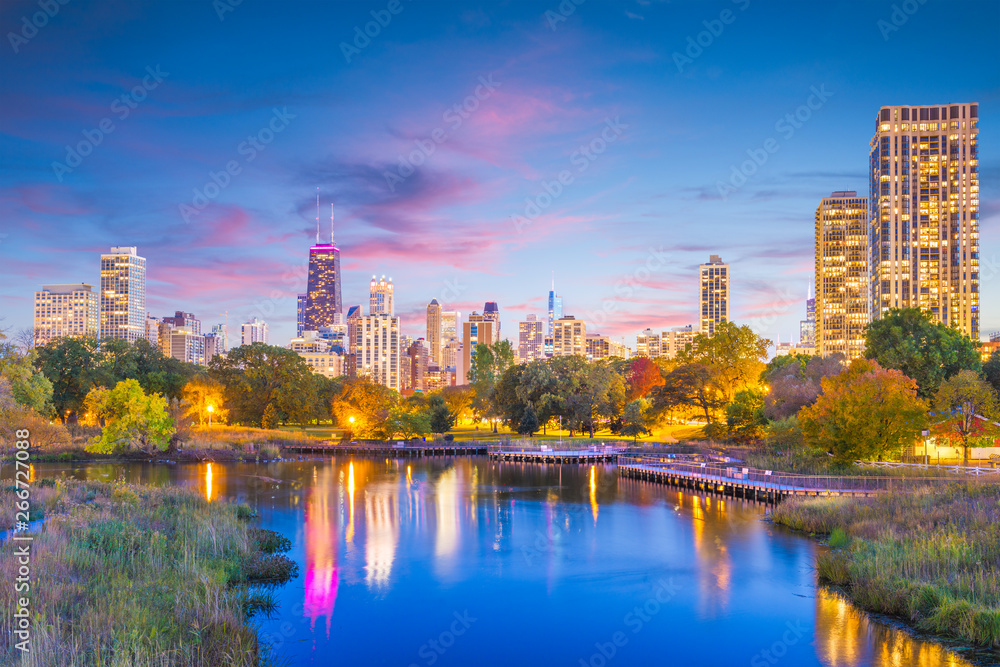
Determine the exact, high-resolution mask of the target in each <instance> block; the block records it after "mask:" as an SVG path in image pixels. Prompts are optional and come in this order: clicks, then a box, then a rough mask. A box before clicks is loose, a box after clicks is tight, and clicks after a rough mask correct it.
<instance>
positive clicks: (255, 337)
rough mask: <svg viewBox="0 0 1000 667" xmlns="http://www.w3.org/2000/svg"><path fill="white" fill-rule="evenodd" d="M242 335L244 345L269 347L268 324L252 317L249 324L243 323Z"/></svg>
mask: <svg viewBox="0 0 1000 667" xmlns="http://www.w3.org/2000/svg"><path fill="white" fill-rule="evenodd" d="M241 333H242V338H243V344H244V345H253V344H254V343H264V345H267V322H262V321H261V320H258V319H257V318H256V317H252V318H250V321H249V322H244V323H243V326H242V327H241Z"/></svg>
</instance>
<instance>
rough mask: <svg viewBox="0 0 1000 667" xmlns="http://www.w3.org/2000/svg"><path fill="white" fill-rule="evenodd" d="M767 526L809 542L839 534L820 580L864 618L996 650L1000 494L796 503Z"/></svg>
mask: <svg viewBox="0 0 1000 667" xmlns="http://www.w3.org/2000/svg"><path fill="white" fill-rule="evenodd" d="M773 518H774V520H775V521H776V522H777V523H781V524H784V525H787V526H790V527H792V528H796V529H799V530H805V531H809V532H813V533H834V531H837V532H838V534H837V540H836V541H835V542H836V543H838V544H841V545H843V546H842V547H841V548H836V549H830V550H829V551H828V552H825V553H822V554H821V555H820V556H819V557H818V559H817V568H818V570H819V575H820V579H821V581H823V582H825V583H830V584H834V585H838V586H842V587H844V588H845V590H846V591H847V593H848V595H849V596H850V598H851V599H852V600H853V601H854V602H855V603H857V604H858V605H859V606H861V607H863V608H864V609H868V610H870V611H875V612H879V613H886V614H891V615H894V616H898V617H901V618H904V619H906V620H908V621H910V622H911V623H912V624H913V625H914V626H915V627H917V628H918V629H920V630H924V631H928V632H934V633H938V634H942V635H947V636H950V637H954V638H958V639H961V640H963V641H969V642H974V643H976V644H979V645H981V646H992V647H1000V485H998V484H996V483H988V482H964V483H959V482H956V483H954V484H951V485H948V486H946V487H940V488H926V489H923V490H918V491H915V492H912V493H886V494H882V495H879V496H875V497H871V498H866V499H827V498H808V499H803V498H794V499H789V500H786V501H785V502H783V503H782V504H781V505H779V506H778V507H777V508H775V510H774V513H773Z"/></svg>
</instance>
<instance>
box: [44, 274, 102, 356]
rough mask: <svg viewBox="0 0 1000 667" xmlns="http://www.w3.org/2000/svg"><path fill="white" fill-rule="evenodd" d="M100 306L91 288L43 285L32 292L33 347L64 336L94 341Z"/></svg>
mask: <svg viewBox="0 0 1000 667" xmlns="http://www.w3.org/2000/svg"><path fill="white" fill-rule="evenodd" d="M99 326H100V305H99V301H98V296H97V292H95V291H94V286H93V285H84V284H82V283H81V284H79V285H42V289H41V290H39V291H37V292H35V345H45V344H46V343H48V342H49V341H50V340H56V339H57V338H62V337H63V336H91V337H93V338H97V334H98V327H99Z"/></svg>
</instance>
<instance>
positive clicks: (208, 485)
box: [205, 463, 212, 500]
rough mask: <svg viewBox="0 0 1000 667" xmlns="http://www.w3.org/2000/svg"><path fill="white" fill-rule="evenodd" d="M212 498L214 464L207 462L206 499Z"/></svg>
mask: <svg viewBox="0 0 1000 667" xmlns="http://www.w3.org/2000/svg"><path fill="white" fill-rule="evenodd" d="M211 499H212V464H211V463H206V464H205V500H211Z"/></svg>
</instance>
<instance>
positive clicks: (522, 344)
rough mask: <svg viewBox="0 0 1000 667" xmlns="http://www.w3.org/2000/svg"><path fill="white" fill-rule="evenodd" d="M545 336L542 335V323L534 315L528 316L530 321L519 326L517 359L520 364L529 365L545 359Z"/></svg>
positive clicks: (519, 323)
mask: <svg viewBox="0 0 1000 667" xmlns="http://www.w3.org/2000/svg"><path fill="white" fill-rule="evenodd" d="M543 341H544V334H543V333H542V321H541V320H539V319H538V318H537V317H535V316H534V315H528V319H526V320H525V321H523V322H518V324H517V359H518V361H519V362H520V363H522V364H523V363H527V362H529V361H534V360H536V359H542V358H544V357H545V350H544V348H543Z"/></svg>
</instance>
